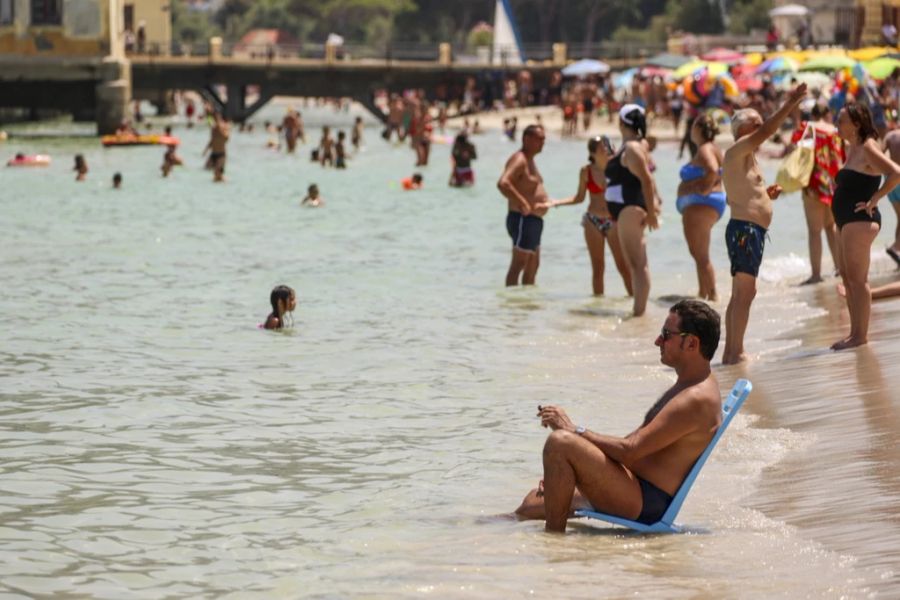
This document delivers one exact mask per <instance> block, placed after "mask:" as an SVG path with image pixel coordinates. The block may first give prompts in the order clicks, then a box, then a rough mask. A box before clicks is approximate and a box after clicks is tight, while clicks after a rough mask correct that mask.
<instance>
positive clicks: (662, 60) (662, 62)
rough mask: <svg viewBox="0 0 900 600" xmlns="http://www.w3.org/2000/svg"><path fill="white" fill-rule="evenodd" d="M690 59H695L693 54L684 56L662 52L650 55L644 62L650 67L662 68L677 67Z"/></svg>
mask: <svg viewBox="0 0 900 600" xmlns="http://www.w3.org/2000/svg"><path fill="white" fill-rule="evenodd" d="M692 60H696V59H695V58H694V57H693V56H684V55H683V54H669V53H667V52H663V53H662V54H657V55H656V56H651V57H650V58H648V59H647V60H646V61H644V64H645V65H647V66H651V67H662V68H664V69H677V68H678V67H680V66H682V65H686V64H687V63H689V62H691V61H692Z"/></svg>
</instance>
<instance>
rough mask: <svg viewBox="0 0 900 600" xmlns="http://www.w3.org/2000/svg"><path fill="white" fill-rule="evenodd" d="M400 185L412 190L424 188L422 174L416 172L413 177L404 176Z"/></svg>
mask: <svg viewBox="0 0 900 600" xmlns="http://www.w3.org/2000/svg"><path fill="white" fill-rule="evenodd" d="M400 185H402V186H403V189H404V190H406V191H410V190H418V189H421V188H422V175H421V174H419V173H416V174H415V175H413V176H412V177H404V178H403V179H401V180H400Z"/></svg>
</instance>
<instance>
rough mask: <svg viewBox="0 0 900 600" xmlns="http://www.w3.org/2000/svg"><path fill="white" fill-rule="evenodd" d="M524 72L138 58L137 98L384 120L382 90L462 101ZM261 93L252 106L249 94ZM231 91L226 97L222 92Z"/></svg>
mask: <svg viewBox="0 0 900 600" xmlns="http://www.w3.org/2000/svg"><path fill="white" fill-rule="evenodd" d="M527 68H528V70H529V71H530V72H531V73H532V76H533V78H534V80H535V84H536V85H538V86H541V85H544V84H545V83H546V82H547V81H548V80H549V78H550V75H551V73H553V72H554V71H557V70H558V69H559V67H558V66H553V65H549V64H548V65H537V66H534V65H532V66H528V67H527ZM521 69H522V67H521V66H492V65H482V64H453V63H449V64H442V63H439V62H430V61H429V62H424V61H403V62H398V61H386V60H365V61H342V60H338V61H327V60H304V59H277V60H272V61H267V60H259V59H237V58H217V59H215V60H210V59H209V58H208V57H195V58H191V57H179V58H170V57H132V58H131V75H132V94H133V95H134V97H135V98H139V99H146V100H151V101H158V100H159V99H160V97H159V94H160V91H161V90H174V89H177V90H195V91H197V92H200V93H201V94H203V95H204V97H206V98H207V99H208V100H209V101H211V102H212V103H213V104H214V105H215V106H216V107H217V108H218V109H219V110H221V111H222V112H223V113H224V114H225V115H226V116H227V117H229V118H231V119H234V120H239V121H240V120H244V119H246V118H248V117H249V116H250V115H252V114H253V113H254V112H255V111H256V110H258V109H259V108H261V107H262V106H264V105H265V104H266V102H268V101H269V100H270V99H271V98H272V97H273V96H320V97H323V96H332V97H333V96H340V97H350V98H353V99H355V100H357V101H359V102H361V103H362V104H363V105H364V106H366V108H368V109H369V110H370V111H371V112H372V113H373V114H375V115H376V116H377V117H379V118H382V119H383V118H384V115H383V114H382V113H381V111H380V110H379V109H378V108H377V107H376V106H375V104H374V102H373V93H374V92H375V91H376V90H383V89H387V90H389V91H402V90H404V89H410V88H423V89H425V90H426V92H427V93H428V94H433V92H434V91H435V90H436V89H438V87H439V86H443V87H444V89H446V90H447V91H448V92H449V94H450V95H451V97H453V96H459V95H461V93H462V90H463V88H464V86H465V83H466V80H467V79H468V78H469V77H475V78H476V79H481V78H484V77H486V76H491V77H498V76H505V75H507V74H509V73H517V72H519V71H520V70H521ZM251 87H252V88H254V91H256V92H258V96H257V98H256V99H255V100H254V102H253V103H248V102H247V100H246V98H247V91H248V89H249V88H251ZM223 88H224V90H226V93H225V95H224V96H222V95H220V94H219V90H221V89H223Z"/></svg>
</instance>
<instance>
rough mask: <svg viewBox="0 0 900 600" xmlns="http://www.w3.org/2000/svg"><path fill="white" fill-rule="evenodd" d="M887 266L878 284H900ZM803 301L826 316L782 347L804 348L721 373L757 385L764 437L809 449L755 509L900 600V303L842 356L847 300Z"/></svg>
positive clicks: (784, 466)
mask: <svg viewBox="0 0 900 600" xmlns="http://www.w3.org/2000/svg"><path fill="white" fill-rule="evenodd" d="M878 258H881V257H878ZM888 262H889V261H888ZM878 264H879V265H880V271H881V272H880V273H879V274H876V275H875V278H874V284H880V283H887V282H890V281H895V280H896V279H897V275H896V273H894V272H893V265H892V264H890V265H888V264H887V262H885V261H879V263H878ZM800 296H801V298H802V299H803V300H804V301H806V302H808V303H809V305H810V306H812V307H814V308H817V309H820V310H821V311H822V314H821V316H818V317H815V318H812V319H809V320H808V321H806V322H805V323H803V324H802V325H801V326H799V327H798V328H796V329H795V330H792V331H789V332H786V333H785V334H784V335H783V336H780V337H779V338H778V339H779V341H782V342H788V341H789V342H790V343H792V344H797V345H796V346H795V347H793V348H791V349H790V350H787V351H785V352H782V353H779V354H778V355H776V356H771V357H766V360H760V361H756V362H751V363H749V364H747V365H745V366H739V367H729V368H720V372H721V373H722V375H723V376H728V377H729V378H734V377H747V378H749V379H750V380H752V381H753V383H754V390H753V394H752V395H751V397H750V399H749V401H748V402H747V406H746V409H745V410H746V411H747V412H748V413H750V414H753V415H756V416H757V417H758V421H756V423H755V426H756V427H760V428H765V429H773V430H775V429H781V428H786V429H790V430H792V431H794V432H797V433H799V434H801V435H802V436H804V437H805V438H806V440H807V443H805V444H804V445H803V446H802V447H798V448H792V449H791V452H789V453H787V455H786V456H785V458H784V459H783V460H781V461H779V462H778V463H776V464H775V465H774V466H772V467H770V468H767V469H766V470H765V471H764V473H763V477H762V482H761V485H760V489H759V491H758V492H757V493H756V494H754V495H753V496H752V497H751V499H750V501H751V505H752V506H753V507H755V508H757V509H759V510H760V511H762V512H763V513H764V514H766V515H767V516H768V517H769V518H772V519H777V520H780V521H783V522H784V523H785V524H786V525H787V526H790V527H797V528H798V529H799V530H801V532H802V533H801V535H804V536H809V537H810V538H812V539H814V540H816V541H817V542H819V543H821V544H822V546H823V547H824V548H826V549H829V550H832V551H835V552H838V553H840V554H842V555H852V556H854V557H855V559H854V561H855V564H856V566H857V567H858V568H860V569H862V570H865V571H870V572H872V573H873V574H874V575H875V577H874V579H873V581H875V582H876V584H875V585H874V587H873V589H872V591H873V592H877V593H878V597H884V598H894V597H897V596H898V594H900V569H898V564H900V552H898V545H897V540H898V539H900V521H898V512H897V506H898V505H900V446H898V444H897V435H898V432H900V391H898V389H897V382H900V334H898V331H897V328H896V324H897V322H898V321H900V301H891V300H883V301H878V302H876V303H875V304H874V305H873V311H872V322H871V328H870V337H869V339H870V343H869V345H868V346H863V347H861V348H858V349H855V350H850V351H843V352H839V353H835V352H832V351H830V350H828V347H829V345H830V344H831V343H832V342H834V341H835V340H837V339H839V338H840V337H841V336H842V335H843V334H844V332H846V330H847V328H848V326H849V323H848V314H847V309H846V306H845V305H844V303H843V301H842V299H841V298H839V297H838V296H837V294H836V293H835V291H834V286H833V285H832V284H822V285H819V286H816V287H811V288H808V289H804V290H803V291H802V292H801V294H800ZM753 318H754V319H765V318H766V315H765V314H760V313H759V312H757V313H756V314H754V316H753ZM725 509H726V510H727V508H725Z"/></svg>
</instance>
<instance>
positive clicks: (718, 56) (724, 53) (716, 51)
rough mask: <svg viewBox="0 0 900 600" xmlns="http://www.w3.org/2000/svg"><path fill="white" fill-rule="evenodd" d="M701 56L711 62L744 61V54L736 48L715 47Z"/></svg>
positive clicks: (732, 62)
mask: <svg viewBox="0 0 900 600" xmlns="http://www.w3.org/2000/svg"><path fill="white" fill-rule="evenodd" d="M700 58H701V59H702V60H705V61H709V62H721V63H727V64H737V63H742V62H744V55H743V54H741V53H740V52H737V51H735V50H729V49H728V48H713V49H712V50H710V51H709V52H706V53H705V54H701V55H700Z"/></svg>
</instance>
